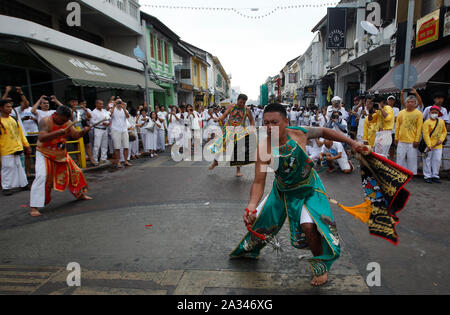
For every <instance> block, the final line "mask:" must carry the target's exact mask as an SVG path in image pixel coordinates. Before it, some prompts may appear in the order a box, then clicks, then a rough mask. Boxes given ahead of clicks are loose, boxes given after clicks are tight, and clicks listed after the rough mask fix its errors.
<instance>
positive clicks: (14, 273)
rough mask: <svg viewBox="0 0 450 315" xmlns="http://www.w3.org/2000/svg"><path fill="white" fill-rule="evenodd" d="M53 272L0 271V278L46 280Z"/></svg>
mask: <svg viewBox="0 0 450 315" xmlns="http://www.w3.org/2000/svg"><path fill="white" fill-rule="evenodd" d="M52 274H53V272H46V271H44V272H27V271H0V277H1V276H20V277H40V278H48V277H49V276H50V275H52Z"/></svg>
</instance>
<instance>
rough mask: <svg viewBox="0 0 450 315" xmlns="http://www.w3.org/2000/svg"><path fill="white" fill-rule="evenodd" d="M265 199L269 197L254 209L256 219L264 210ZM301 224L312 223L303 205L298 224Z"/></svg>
mask: <svg viewBox="0 0 450 315" xmlns="http://www.w3.org/2000/svg"><path fill="white" fill-rule="evenodd" d="M267 198H269V195H267V196H266V197H265V198H264V199H263V201H261V202H260V203H259V205H258V207H256V216H257V217H258V216H259V214H260V213H261V211H262V209H263V208H264V205H265V204H266V201H267ZM303 223H314V221H313V219H312V218H311V216H310V215H309V212H308V210H307V209H306V206H305V204H303V208H302V213H301V215H300V224H303Z"/></svg>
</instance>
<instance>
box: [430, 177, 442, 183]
mask: <svg viewBox="0 0 450 315" xmlns="http://www.w3.org/2000/svg"><path fill="white" fill-rule="evenodd" d="M432 180H433V183H436V184H440V183H441V181H440V180H439V178H433V179H432Z"/></svg>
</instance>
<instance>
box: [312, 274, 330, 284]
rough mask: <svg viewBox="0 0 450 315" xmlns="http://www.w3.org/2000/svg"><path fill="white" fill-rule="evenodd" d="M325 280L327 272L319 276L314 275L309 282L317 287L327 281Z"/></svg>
mask: <svg viewBox="0 0 450 315" xmlns="http://www.w3.org/2000/svg"><path fill="white" fill-rule="evenodd" d="M327 281H328V273H324V274H323V275H321V276H314V278H313V279H312V280H311V284H312V285H313V286H315V287H319V286H321V285H324V284H325V283H327Z"/></svg>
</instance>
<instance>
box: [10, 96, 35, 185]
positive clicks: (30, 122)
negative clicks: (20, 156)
mask: <svg viewBox="0 0 450 315" xmlns="http://www.w3.org/2000/svg"><path fill="white" fill-rule="evenodd" d="M20 91H21V90H20ZM16 113H17V116H19V117H16V118H17V119H18V122H19V124H20V122H22V123H21V124H20V125H21V127H22V130H23V132H24V134H25V137H26V138H27V140H28V143H29V144H30V145H33V144H36V143H37V140H38V135H37V132H39V129H38V123H37V118H36V115H34V114H33V113H32V112H31V106H30V102H28V100H27V101H26V102H24V101H22V102H20V106H18V107H16V108H14V109H13V112H12V113H11V116H15V114H16ZM35 151H36V149H35V148H33V147H32V154H34V153H35ZM25 171H26V174H27V177H30V176H31V155H25Z"/></svg>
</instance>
